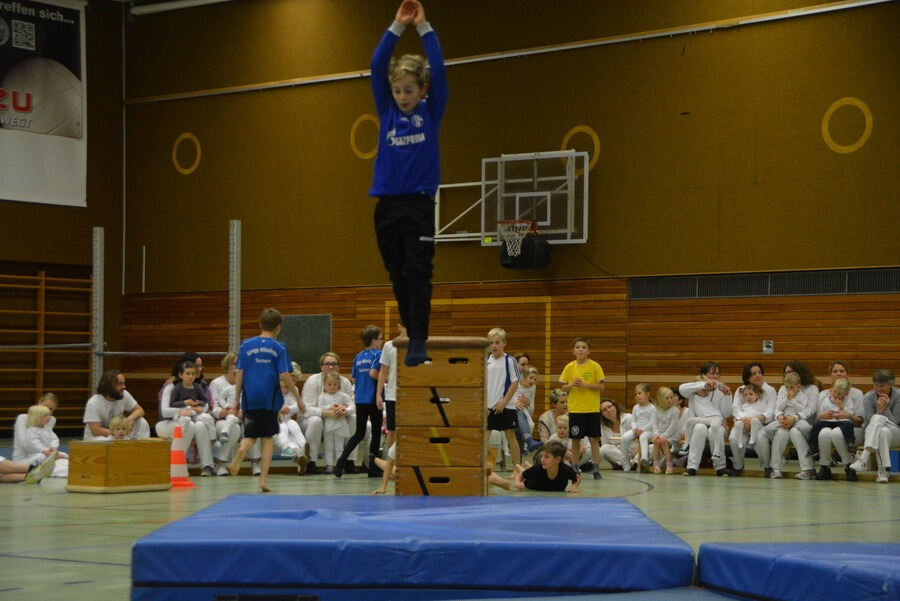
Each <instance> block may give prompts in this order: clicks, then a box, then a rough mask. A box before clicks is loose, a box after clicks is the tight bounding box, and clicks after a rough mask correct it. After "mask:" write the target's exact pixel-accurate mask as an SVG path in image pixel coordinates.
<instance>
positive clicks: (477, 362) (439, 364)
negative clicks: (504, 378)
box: [394, 336, 488, 390]
mask: <svg viewBox="0 0 900 601" xmlns="http://www.w3.org/2000/svg"><path fill="white" fill-rule="evenodd" d="M394 344H395V345H396V346H397V348H401V349H405V348H406V346H407V344H408V339H407V338H395V339H394ZM487 346H488V341H487V339H486V338H463V337H450V336H446V337H431V338H429V339H428V355H429V356H430V357H431V363H423V364H422V365H417V366H415V367H407V366H406V365H404V364H403V362H402V361H400V362H399V364H398V366H397V388H398V390H399V389H401V388H408V387H410V386H437V385H439V384H443V385H444V386H450V385H452V386H465V387H473V388H474V387H478V388H483V387H484V370H485V366H486V357H487Z"/></svg>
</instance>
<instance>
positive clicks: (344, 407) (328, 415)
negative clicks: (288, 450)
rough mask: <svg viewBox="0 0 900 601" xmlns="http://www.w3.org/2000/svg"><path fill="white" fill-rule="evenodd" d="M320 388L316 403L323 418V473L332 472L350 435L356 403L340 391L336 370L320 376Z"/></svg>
mask: <svg viewBox="0 0 900 601" xmlns="http://www.w3.org/2000/svg"><path fill="white" fill-rule="evenodd" d="M322 388H323V391H322V394H320V395H319V402H318V405H319V408H321V410H322V417H323V418H324V420H325V466H326V467H325V473H326V474H333V473H334V465H335V461H336V460H337V459H338V458H339V457H340V456H341V454H342V453H343V452H344V443H345V442H347V439H348V438H350V436H351V435H352V432H351V431H350V420H353V421H354V423H355V420H356V405H355V404H354V402H353V399H351V398H350V397H349V396H348V395H347V393H345V392H342V391H341V376H340V374H338V373H337V372H334V371H332V372H328V373H327V374H325V375H324V376H323V377H322Z"/></svg>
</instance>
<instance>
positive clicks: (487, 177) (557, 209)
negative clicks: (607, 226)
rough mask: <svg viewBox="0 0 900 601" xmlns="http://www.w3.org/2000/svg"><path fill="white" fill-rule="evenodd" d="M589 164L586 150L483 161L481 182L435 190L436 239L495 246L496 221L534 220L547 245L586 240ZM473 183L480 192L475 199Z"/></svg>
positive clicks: (532, 154)
mask: <svg viewBox="0 0 900 601" xmlns="http://www.w3.org/2000/svg"><path fill="white" fill-rule="evenodd" d="M588 163H589V158H588V153H587V152H576V151H574V150H560V151H550V152H534V153H524V154H504V155H501V156H499V157H488V158H484V159H482V160H481V181H480V182H466V183H456V184H444V185H441V187H440V188H439V190H438V196H437V199H436V201H437V207H436V211H435V232H436V235H435V241H436V242H447V241H475V240H478V241H479V242H480V243H481V245H482V246H499V245H500V244H501V242H502V241H501V240H500V238H499V237H498V235H497V221H502V220H506V219H532V220H534V221H535V222H536V223H537V228H538V230H539V231H540V234H541V237H542V238H543V239H545V240H547V241H548V242H549V243H550V244H583V243H585V242H587V236H588V231H587V219H588V204H587V200H588V175H587V174H588ZM476 187H480V193H481V194H480V198H478V199H477V200H474V201H473V200H472V197H471V191H472V189H473V188H476ZM466 189H468V190H466ZM479 213H480V215H479ZM479 217H480V220H479ZM479 221H480V222H479Z"/></svg>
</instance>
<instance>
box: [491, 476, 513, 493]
mask: <svg viewBox="0 0 900 601" xmlns="http://www.w3.org/2000/svg"><path fill="white" fill-rule="evenodd" d="M488 483H489V484H493V485H494V486H498V487H500V488H502V489H503V490H512V489H513V485H512V483H511V482H510V481H509V480H507V479H506V478H501V477H500V476H498V475H497V474H493V473H492V474H491V475H489V476H488Z"/></svg>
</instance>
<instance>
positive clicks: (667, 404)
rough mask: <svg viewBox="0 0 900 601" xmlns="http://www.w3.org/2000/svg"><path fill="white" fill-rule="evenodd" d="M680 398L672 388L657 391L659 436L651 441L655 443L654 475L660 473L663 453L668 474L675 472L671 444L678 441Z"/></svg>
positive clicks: (662, 387) (663, 387) (661, 387)
mask: <svg viewBox="0 0 900 601" xmlns="http://www.w3.org/2000/svg"><path fill="white" fill-rule="evenodd" d="M679 401H680V397H679V396H678V395H677V394H675V393H674V392H673V391H672V389H671V388H666V387H665V386H660V387H659V390H657V391H656V398H655V400H654V404H655V405H656V426H657V434H656V435H655V436H654V437H653V439H652V440H651V441H650V442H652V443H653V473H654V474H658V473H660V471H661V470H660V467H659V452H660V450H661V451H662V452H663V454H664V455H665V458H666V473H667V474H672V473H674V472H675V469H674V466H673V464H672V447H671V443H670V442H669V441H670V440H672V439H675V440H677V430H678V418H680V417H681V411H680V407H679V406H678V403H679Z"/></svg>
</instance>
